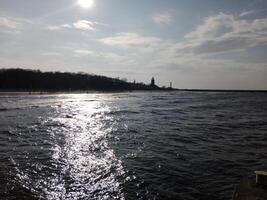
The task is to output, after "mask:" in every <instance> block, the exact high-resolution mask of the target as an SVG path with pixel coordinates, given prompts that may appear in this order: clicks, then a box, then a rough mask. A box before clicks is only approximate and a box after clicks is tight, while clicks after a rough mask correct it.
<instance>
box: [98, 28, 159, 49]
mask: <svg viewBox="0 0 267 200" xmlns="http://www.w3.org/2000/svg"><path fill="white" fill-rule="evenodd" d="M100 41H101V42H102V43H104V44H106V45H110V46H117V47H123V48H134V47H139V48H148V47H153V46H155V45H157V44H158V43H160V42H161V39H159V38H157V37H146V36H142V35H139V34H137V33H126V32H124V33H118V34H116V35H115V36H112V37H107V38H103V39H101V40H100Z"/></svg>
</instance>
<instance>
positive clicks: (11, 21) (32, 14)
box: [0, 0, 267, 89]
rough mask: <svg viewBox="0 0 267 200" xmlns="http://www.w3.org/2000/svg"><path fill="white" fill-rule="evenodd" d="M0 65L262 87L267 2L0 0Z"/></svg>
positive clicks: (182, 84)
mask: <svg viewBox="0 0 267 200" xmlns="http://www.w3.org/2000/svg"><path fill="white" fill-rule="evenodd" d="M90 1H93V2H90ZM0 67H1V68H10V67H12V68H13V67H23V68H31V69H41V70H43V71H50V70H53V71H72V72H88V73H94V74H101V75H107V76H111V77H121V78H127V79H128V80H129V81H133V80H136V81H138V82H149V81H150V79H151V77H152V76H154V77H155V78H156V82H157V83H158V84H159V85H161V86H162V85H168V84H169V82H170V81H172V82H173V85H174V86H175V87H177V88H200V89H203V88H209V89H267V1H266V0H221V1H219V0H218V1H217V0H142V1H141V0H45V1H44V0H0Z"/></svg>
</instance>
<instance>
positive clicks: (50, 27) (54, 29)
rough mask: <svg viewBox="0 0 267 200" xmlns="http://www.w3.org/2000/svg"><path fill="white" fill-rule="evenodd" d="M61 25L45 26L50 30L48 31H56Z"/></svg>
mask: <svg viewBox="0 0 267 200" xmlns="http://www.w3.org/2000/svg"><path fill="white" fill-rule="evenodd" d="M61 28H62V27H61V26H47V27H46V29H47V30H50V31H57V30H61Z"/></svg>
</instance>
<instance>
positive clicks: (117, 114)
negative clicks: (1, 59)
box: [0, 92, 267, 200]
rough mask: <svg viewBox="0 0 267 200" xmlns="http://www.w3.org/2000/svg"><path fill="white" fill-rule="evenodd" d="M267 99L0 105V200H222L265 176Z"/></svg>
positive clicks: (2, 100) (135, 97) (81, 98)
mask: <svg viewBox="0 0 267 200" xmlns="http://www.w3.org/2000/svg"><path fill="white" fill-rule="evenodd" d="M266 111H267V94H266V93H249V92H248V93H215V92H212V93H208V92H160V93H156V92H151V93H150V92H147V93H142V92H139V93H110V94H73V95H70V94H66V95H42V96H36V95H34V96H9V97H8V96H5V97H4V96H2V97H0V194H1V196H2V198H3V199H18V198H19V199H47V200H54V199H55V200H57V199H66V200H67V199H185V200H199V199H201V200H202V199H203V200H209V199H210V200H217V199H218V200H226V199H230V198H231V195H232V192H233V188H234V187H233V186H234V184H237V183H239V182H240V181H241V180H242V179H246V178H253V176H254V174H253V171H254V170H259V169H266V168H267V154H266V152H267V112H266Z"/></svg>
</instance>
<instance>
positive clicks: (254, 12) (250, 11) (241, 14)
mask: <svg viewBox="0 0 267 200" xmlns="http://www.w3.org/2000/svg"><path fill="white" fill-rule="evenodd" d="M264 11H267V9H260V10H248V11H244V12H242V13H240V14H239V17H245V16H248V15H253V14H256V13H260V12H264Z"/></svg>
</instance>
